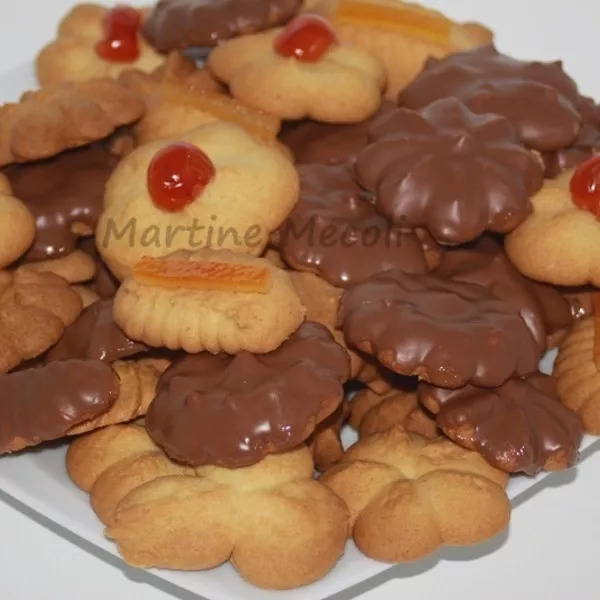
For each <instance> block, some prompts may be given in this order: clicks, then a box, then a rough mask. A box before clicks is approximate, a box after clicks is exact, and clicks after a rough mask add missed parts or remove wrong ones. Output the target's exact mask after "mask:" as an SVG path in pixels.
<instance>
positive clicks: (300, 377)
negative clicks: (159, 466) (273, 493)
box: [146, 323, 349, 468]
mask: <svg viewBox="0 0 600 600" xmlns="http://www.w3.org/2000/svg"><path fill="white" fill-rule="evenodd" d="M348 374H349V358H348V354H347V352H346V351H345V350H344V349H343V348H342V347H341V346H339V345H337V344H336V343H335V342H334V340H333V337H332V335H331V334H330V333H329V331H328V330H327V329H326V328H325V327H323V326H322V325H317V324H316V323H305V324H304V325H302V327H301V328H300V329H299V330H298V331H297V332H296V333H294V334H293V335H292V336H291V337H290V338H289V340H287V341H286V342H284V343H283V344H282V345H281V346H280V347H279V348H278V349H277V350H274V351H273V352H270V353H268V354H264V355H254V354H250V353H248V352H241V353H240V354H238V355H236V356H228V355H225V354H219V355H216V356H213V355H212V354H208V353H203V354H198V355H194V356H186V357H185V358H183V359H181V360H180V361H178V362H176V363H174V364H173V365H172V366H171V367H170V368H169V369H168V370H167V371H166V372H165V373H164V375H163V376H162V377H161V379H160V381H159V384H158V388H157V397H156V399H155V400H154V402H153V403H152V404H151V406H150V409H149V411H148V414H147V416H146V426H147V428H148V432H149V433H150V435H151V437H152V438H153V439H154V441H155V442H156V443H157V444H158V445H159V446H161V447H162V448H164V450H165V451H166V452H167V454H168V455H169V456H171V457H172V458H173V459H175V460H178V461H180V462H183V463H186V464H190V465H203V464H215V465H221V466H224V467H231V468H233V467H243V466H247V465H251V464H253V463H255V462H257V461H259V460H261V459H262V458H263V457H264V456H265V455H266V454H268V453H272V452H279V451H283V450H289V449H291V448H293V447H294V446H297V445H298V444H300V443H302V442H303V441H304V440H306V439H307V438H308V437H309V436H310V434H311V433H312V432H313V431H314V429H315V427H316V426H317V425H318V424H319V422H321V421H322V420H324V419H325V418H327V417H328V416H329V415H330V414H331V413H333V411H334V410H335V409H336V408H337V407H338V406H339V404H340V402H341V401H342V399H343V393H344V390H343V385H342V384H343V383H344V381H346V379H347V378H348Z"/></svg>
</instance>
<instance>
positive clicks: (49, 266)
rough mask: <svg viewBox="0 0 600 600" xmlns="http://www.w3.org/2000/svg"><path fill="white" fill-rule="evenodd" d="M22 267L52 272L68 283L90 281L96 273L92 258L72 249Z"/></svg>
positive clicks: (39, 271)
mask: <svg viewBox="0 0 600 600" xmlns="http://www.w3.org/2000/svg"><path fill="white" fill-rule="evenodd" d="M22 268H23V269H27V270H28V271H34V272H35V273H53V274H54V275H58V276H59V277H62V278H63V279H64V280H65V281H68V282H69V283H82V282H86V281H90V280H91V279H92V278H93V277H94V275H95V273H96V265H95V263H94V260H93V259H92V258H91V257H90V256H89V255H88V254H86V253H85V252H83V251H82V250H73V252H71V253H70V254H67V255H66V256H61V257H60V258H50V259H48V260H38V261H35V262H30V263H26V264H25V265H23V267H22Z"/></svg>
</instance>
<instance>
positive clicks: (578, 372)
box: [554, 317, 600, 435]
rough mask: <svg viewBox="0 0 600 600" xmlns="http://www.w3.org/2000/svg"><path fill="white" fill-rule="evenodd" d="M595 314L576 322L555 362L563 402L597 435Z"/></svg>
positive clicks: (599, 390)
mask: <svg viewBox="0 0 600 600" xmlns="http://www.w3.org/2000/svg"><path fill="white" fill-rule="evenodd" d="M595 339H596V326H595V322H594V317H588V318H586V319H583V320H581V321H578V322H577V323H576V324H575V327H574V328H573V330H572V331H571V332H570V333H569V335H568V336H567V337H566V338H565V340H564V341H563V343H562V345H561V347H560V349H559V352H558V358H557V359H556V363H555V365H554V375H555V377H556V385H557V388H558V393H559V395H560V399H561V400H562V402H563V404H564V405H565V406H566V407H567V408H570V409H571V410H572V411H573V412H576V413H577V414H578V415H579V416H580V417H581V420H582V421H583V426H584V428H585V430H586V431H587V432H588V433H591V434H594V435H600V369H599V368H598V366H597V364H596V361H595V359H594V345H595V343H596V342H595Z"/></svg>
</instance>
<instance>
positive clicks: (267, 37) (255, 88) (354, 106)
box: [208, 17, 385, 123]
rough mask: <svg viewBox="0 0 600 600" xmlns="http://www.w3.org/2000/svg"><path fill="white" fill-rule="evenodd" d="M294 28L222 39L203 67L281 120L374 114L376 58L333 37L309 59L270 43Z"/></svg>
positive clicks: (379, 77)
mask: <svg viewBox="0 0 600 600" xmlns="http://www.w3.org/2000/svg"><path fill="white" fill-rule="evenodd" d="M301 18H302V17H301ZM294 27H296V22H295V21H292V22H291V23H290V24H289V25H288V26H287V28H286V30H282V29H275V30H272V31H268V32H265V33H258V34H255V35H248V36H243V37H240V38H236V39H234V40H231V41H229V42H225V43H224V44H222V45H220V46H218V47H217V48H215V49H214V50H213V51H212V52H211V54H210V56H209V58H208V67H209V68H210V69H211V71H212V72H213V73H214V74H215V75H216V76H217V77H218V78H219V79H220V80H221V81H224V82H225V83H226V84H227V85H228V86H229V90H230V92H231V94H232V95H233V96H234V97H235V98H238V99H239V100H241V101H242V102H245V103H246V104H248V105H250V106H254V107H256V108H260V109H262V110H265V111H266V112H268V113H271V114H273V115H276V116H278V117H281V118H282V119H290V120H292V119H302V118H304V117H310V118H312V119H315V120H317V121H325V122H329V123H356V122H359V121H362V120H364V119H366V118H367V117H370V116H371V115H372V114H373V113H375V111H376V110H377V109H378V108H379V105H380V103H381V90H382V88H383V87H384V84H385V72H384V70H383V67H382V65H381V63H380V62H379V60H378V59H376V58H375V57H373V56H371V55H370V54H368V53H367V52H365V51H364V50H360V49H358V48H355V47H352V46H344V45H341V44H338V43H337V41H333V42H332V43H331V45H330V46H329V47H328V48H327V46H326V48H327V49H326V50H325V52H324V53H323V54H322V55H321V56H320V57H319V58H318V59H317V60H314V61H309V60H301V59H298V58H296V56H295V55H293V54H291V55H290V54H287V55H282V54H280V53H279V52H278V51H277V50H276V48H275V46H276V44H277V43H278V40H279V39H281V36H284V35H286V34H287V29H289V28H294ZM331 35H333V33H331ZM315 45H316V46H318V45H317V44H315Z"/></svg>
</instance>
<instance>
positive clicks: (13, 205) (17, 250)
mask: <svg viewBox="0 0 600 600" xmlns="http://www.w3.org/2000/svg"><path fill="white" fill-rule="evenodd" d="M34 238H35V220H34V218H33V215H32V214H31V212H30V211H29V209H28V208H27V206H26V205H25V204H23V202H22V201H21V200H19V199H18V198H16V197H15V196H14V195H13V191H12V188H11V185H10V181H9V180H8V179H7V178H6V177H5V176H4V175H3V174H2V173H0V269H3V268H4V267H7V266H8V265H10V264H11V263H13V262H15V261H16V260H17V259H18V258H19V257H21V256H22V255H23V254H24V253H25V252H26V251H27V249H28V248H29V246H31V244H32V243H33V240H34Z"/></svg>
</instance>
